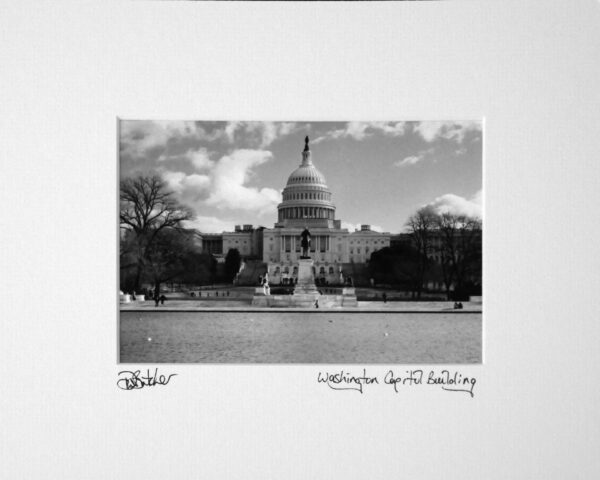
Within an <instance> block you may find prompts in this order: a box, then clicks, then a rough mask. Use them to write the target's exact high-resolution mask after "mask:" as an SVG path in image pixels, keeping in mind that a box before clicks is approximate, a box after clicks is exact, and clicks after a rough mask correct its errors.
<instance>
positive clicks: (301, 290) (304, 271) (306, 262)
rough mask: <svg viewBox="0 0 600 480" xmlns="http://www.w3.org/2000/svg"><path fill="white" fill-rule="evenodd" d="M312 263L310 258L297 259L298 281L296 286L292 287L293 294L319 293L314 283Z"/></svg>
mask: <svg viewBox="0 0 600 480" xmlns="http://www.w3.org/2000/svg"><path fill="white" fill-rule="evenodd" d="M313 265H314V262H313V260H312V258H302V259H300V260H298V283H296V287H295V288H294V295H297V294H298V295H300V294H309V293H310V294H316V295H319V292H318V290H317V286H316V285H315V276H314V274H313Z"/></svg>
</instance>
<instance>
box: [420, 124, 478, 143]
mask: <svg viewBox="0 0 600 480" xmlns="http://www.w3.org/2000/svg"><path fill="white" fill-rule="evenodd" d="M415 131H416V132H417V133H419V134H420V135H421V137H422V138H423V140H425V141H426V142H429V143H430V142H433V141H434V140H437V139H439V138H444V139H446V140H454V141H455V142H456V143H462V141H463V140H464V138H465V136H466V135H467V133H469V132H481V122H478V121H470V120H469V121H456V122H437V121H430V122H419V123H417V125H416V126H415Z"/></svg>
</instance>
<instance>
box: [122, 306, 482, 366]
mask: <svg viewBox="0 0 600 480" xmlns="http://www.w3.org/2000/svg"><path fill="white" fill-rule="evenodd" d="M481 333H482V332H481V314H480V313H473V314H470V313H460V314H457V313H443V314H439V313H368V314H361V313H347V312H340V313H300V312H290V313H287V312H286V313H277V312H273V313H271V312H267V313H265V312H121V319H120V361H121V362H125V363H344V364H348V363H360V364H367V363H379V364H382V363H386V364H389V363H452V364H457V363H480V362H481Z"/></svg>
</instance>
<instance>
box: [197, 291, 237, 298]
mask: <svg viewBox="0 0 600 480" xmlns="http://www.w3.org/2000/svg"><path fill="white" fill-rule="evenodd" d="M195 296H196V293H195V292H190V297H195ZM206 296H207V297H210V292H206ZM218 296H219V292H218V291H216V292H215V297H218ZM221 296H222V297H225V296H227V297H228V296H229V290H227V291H226V292H221ZM198 297H202V291H199V292H198Z"/></svg>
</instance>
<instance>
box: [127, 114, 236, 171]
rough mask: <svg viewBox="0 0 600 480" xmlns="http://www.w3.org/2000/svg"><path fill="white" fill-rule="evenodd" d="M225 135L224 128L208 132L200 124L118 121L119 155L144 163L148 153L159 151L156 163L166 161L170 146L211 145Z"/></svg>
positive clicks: (168, 157)
mask: <svg viewBox="0 0 600 480" xmlns="http://www.w3.org/2000/svg"><path fill="white" fill-rule="evenodd" d="M224 135H225V131H224V129H223V128H216V129H214V130H213V131H211V132H207V131H206V130H205V129H204V128H203V127H202V126H201V125H200V124H198V123H196V122H188V121H158V120H147V121H146V120H121V123H120V137H119V138H120V149H121V154H125V155H128V156H130V157H131V158H132V159H134V160H146V159H147V156H148V152H149V151H151V150H153V149H158V148H162V149H163V152H162V155H160V157H158V158H157V160H158V161H166V160H169V159H170V156H168V155H167V154H166V150H167V147H168V146H169V145H172V144H173V143H183V142H185V141H188V142H200V141H207V142H212V141H215V140H218V139H220V138H222V137H223V136H224Z"/></svg>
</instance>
